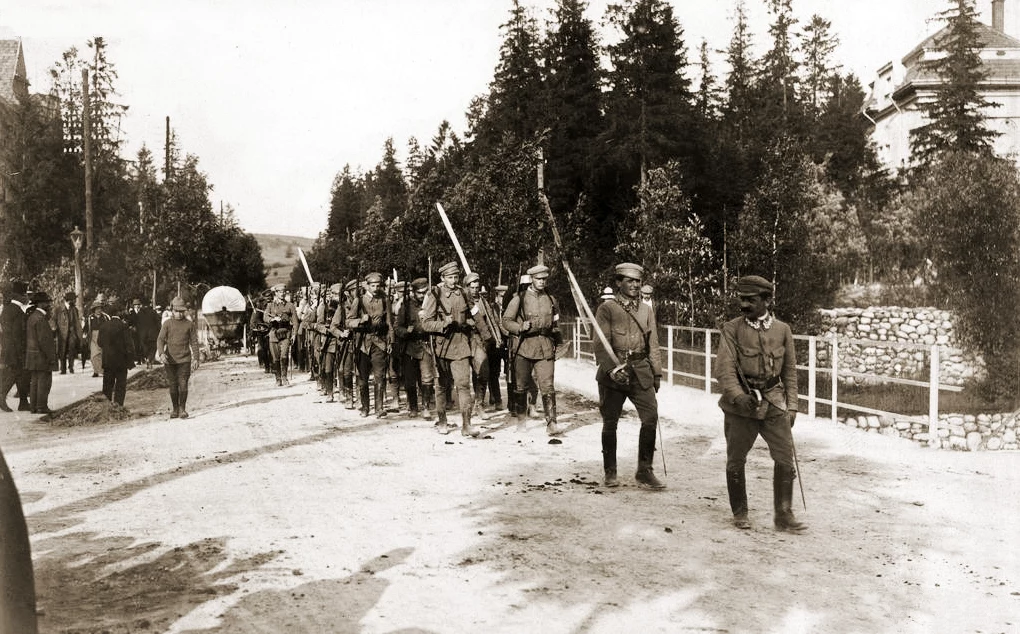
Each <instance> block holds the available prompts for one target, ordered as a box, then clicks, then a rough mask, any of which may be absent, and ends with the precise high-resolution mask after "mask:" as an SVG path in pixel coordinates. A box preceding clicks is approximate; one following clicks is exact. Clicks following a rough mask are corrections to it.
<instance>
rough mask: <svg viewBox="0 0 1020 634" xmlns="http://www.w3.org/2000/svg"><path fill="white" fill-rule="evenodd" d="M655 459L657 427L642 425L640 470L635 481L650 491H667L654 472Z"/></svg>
mask: <svg viewBox="0 0 1020 634" xmlns="http://www.w3.org/2000/svg"><path fill="white" fill-rule="evenodd" d="M654 457H655V427H653V426H651V425H642V426H641V431H640V432H638V468H637V473H635V474H634V479H635V480H637V483H638V484H639V485H640V486H643V487H647V488H649V489H665V488H666V485H665V484H663V483H662V482H661V481H660V480H659V479H658V478H656V477H655V472H654V471H653V470H652V460H653V458H654Z"/></svg>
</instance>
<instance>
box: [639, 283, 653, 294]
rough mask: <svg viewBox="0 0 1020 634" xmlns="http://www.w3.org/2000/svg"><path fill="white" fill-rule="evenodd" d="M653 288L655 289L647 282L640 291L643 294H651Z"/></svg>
mask: <svg viewBox="0 0 1020 634" xmlns="http://www.w3.org/2000/svg"><path fill="white" fill-rule="evenodd" d="M654 290H655V289H654V288H652V287H651V286H649V285H648V284H645V285H644V286H642V287H641V292H642V293H644V294H645V295H651V294H652V292H653V291H654Z"/></svg>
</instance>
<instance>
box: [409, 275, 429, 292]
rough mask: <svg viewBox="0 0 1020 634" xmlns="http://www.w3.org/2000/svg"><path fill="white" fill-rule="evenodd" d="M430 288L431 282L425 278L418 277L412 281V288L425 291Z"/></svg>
mask: <svg viewBox="0 0 1020 634" xmlns="http://www.w3.org/2000/svg"><path fill="white" fill-rule="evenodd" d="M428 287H429V281H428V280H427V279H425V278H424V277H416V278H414V280H412V281H411V288H413V289H415V290H419V291H423V290H425V289H426V288H428Z"/></svg>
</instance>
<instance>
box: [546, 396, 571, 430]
mask: <svg viewBox="0 0 1020 634" xmlns="http://www.w3.org/2000/svg"><path fill="white" fill-rule="evenodd" d="M542 409H543V410H545V433H546V434H548V435H550V436H559V435H560V434H562V433H563V432H565V431H567V428H566V427H565V426H562V425H560V424H559V423H557V422H556V393H555V392H554V393H552V394H543V395H542Z"/></svg>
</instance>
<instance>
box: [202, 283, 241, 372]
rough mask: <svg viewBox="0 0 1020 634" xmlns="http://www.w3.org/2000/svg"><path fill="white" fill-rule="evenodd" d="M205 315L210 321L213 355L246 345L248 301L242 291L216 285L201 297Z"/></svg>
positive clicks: (210, 339) (210, 344)
mask: <svg viewBox="0 0 1020 634" xmlns="http://www.w3.org/2000/svg"><path fill="white" fill-rule="evenodd" d="M202 318H203V319H204V320H205V322H206V324H208V339H209V341H208V345H209V350H210V352H211V353H213V354H214V355H217V354H218V353H219V352H223V351H229V352H240V351H241V350H242V348H244V345H245V339H246V336H247V333H246V328H247V324H248V303H247V301H246V300H245V298H244V295H242V294H241V291H239V290H237V289H236V288H233V287H231V286H217V287H216V288H213V289H210V290H209V292H208V293H206V294H205V297H203V298H202Z"/></svg>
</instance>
